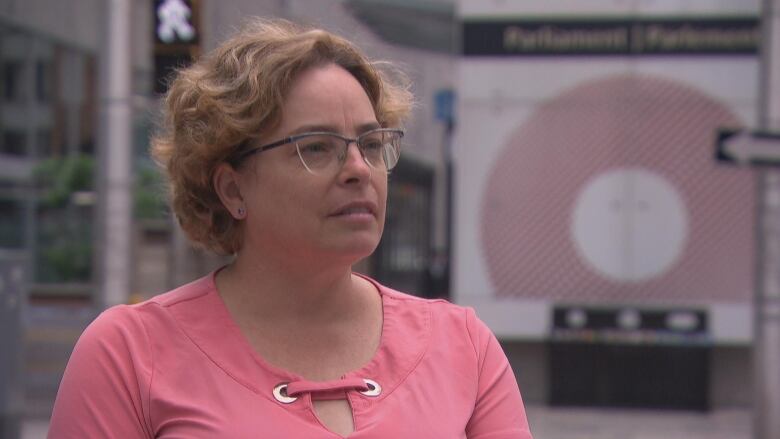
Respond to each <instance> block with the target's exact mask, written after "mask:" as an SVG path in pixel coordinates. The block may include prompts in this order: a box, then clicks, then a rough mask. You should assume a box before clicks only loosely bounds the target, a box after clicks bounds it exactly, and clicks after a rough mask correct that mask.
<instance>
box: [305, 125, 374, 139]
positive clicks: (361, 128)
mask: <svg viewBox="0 0 780 439" xmlns="http://www.w3.org/2000/svg"><path fill="white" fill-rule="evenodd" d="M381 127H382V126H381V125H380V124H379V122H369V123H364V124H362V125H358V126H357V127H356V128H357V129H356V130H355V131H356V132H357V133H365V132H366V131H371V130H375V129H377V128H381ZM311 132H326V133H336V134H340V133H339V129H338V128H337V127H336V126H334V125H320V124H312V125H302V126H299V127H298V128H296V129H294V130H293V131H291V132H290V135H292V136H294V135H296V134H303V133H311Z"/></svg>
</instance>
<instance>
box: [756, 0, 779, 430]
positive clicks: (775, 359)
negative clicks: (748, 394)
mask: <svg viewBox="0 0 780 439" xmlns="http://www.w3.org/2000/svg"><path fill="white" fill-rule="evenodd" d="M763 8H764V10H763V14H762V28H763V41H762V44H761V50H762V53H761V55H762V56H761V72H760V79H759V96H760V98H759V99H760V102H759V109H758V111H759V128H761V129H764V130H778V129H780V56H779V55H780V53H779V52H780V0H764V5H763ZM758 189H759V206H758V227H759V229H758V233H757V236H758V261H757V264H758V266H757V282H756V287H757V292H756V293H757V294H756V304H755V305H756V306H755V351H754V352H755V353H754V362H755V364H754V370H755V373H756V379H755V383H756V391H755V395H756V398H755V409H754V411H755V416H754V432H755V437H756V438H757V439H777V438H780V416H778V414H780V173H779V172H778V171H777V170H771V169H767V170H763V171H761V173H760V175H759V188H758Z"/></svg>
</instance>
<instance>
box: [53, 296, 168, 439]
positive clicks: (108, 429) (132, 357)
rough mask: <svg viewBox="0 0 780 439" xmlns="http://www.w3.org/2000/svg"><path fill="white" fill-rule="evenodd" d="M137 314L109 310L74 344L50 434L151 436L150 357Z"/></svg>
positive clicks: (62, 438)
mask: <svg viewBox="0 0 780 439" xmlns="http://www.w3.org/2000/svg"><path fill="white" fill-rule="evenodd" d="M140 319H141V317H140V316H139V315H138V314H137V313H136V312H135V311H133V310H132V308H130V307H127V306H118V307H114V308H111V309H109V310H108V311H106V312H104V313H103V314H101V315H100V316H99V317H98V318H97V319H95V321H94V322H92V324H90V325H89V327H87V329H86V330H85V331H84V333H83V334H82V335H81V337H80V338H79V340H78V342H77V343H76V347H75V348H74V350H73V353H72V354H71V357H70V360H69V361H68V365H67V367H66V368H65V374H64V376H63V378H62V382H61V383H60V388H59V391H58V392H57V399H56V401H55V403H54V411H53V413H52V418H51V423H50V426H49V435H48V437H49V438H50V439H71V438H72V439H76V438H78V439H88V438H123V439H136V438H151V437H152V436H153V433H152V431H151V428H150V425H151V422H150V419H149V416H148V413H149V412H148V404H147V402H148V396H149V392H148V389H149V385H150V382H151V371H152V366H151V365H152V358H151V353H150V350H149V343H148V338H147V334H146V330H145V329H144V327H143V323H142V322H141V320H140Z"/></svg>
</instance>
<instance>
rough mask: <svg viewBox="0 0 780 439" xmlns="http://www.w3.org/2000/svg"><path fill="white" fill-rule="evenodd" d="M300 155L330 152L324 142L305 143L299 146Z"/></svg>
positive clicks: (329, 148)
mask: <svg viewBox="0 0 780 439" xmlns="http://www.w3.org/2000/svg"><path fill="white" fill-rule="evenodd" d="M299 148H300V150H301V153H302V154H324V153H327V152H329V151H330V150H331V147H330V146H329V144H328V143H326V142H307V143H304V144H301V145H299Z"/></svg>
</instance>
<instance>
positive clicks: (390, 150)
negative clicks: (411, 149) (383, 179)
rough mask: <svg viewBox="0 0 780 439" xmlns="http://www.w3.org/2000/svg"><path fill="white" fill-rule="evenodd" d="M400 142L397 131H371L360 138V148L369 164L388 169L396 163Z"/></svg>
mask: <svg viewBox="0 0 780 439" xmlns="http://www.w3.org/2000/svg"><path fill="white" fill-rule="evenodd" d="M400 143H401V135H400V132H398V131H372V132H369V133H366V134H364V135H363V136H362V137H361V138H360V149H361V150H362V151H363V156H364V157H365V158H366V161H368V163H369V164H370V165H371V166H373V167H375V168H379V169H386V170H388V171H389V170H391V169H393V167H394V166H395V165H396V164H397V163H398V159H399V157H400V152H401V148H400Z"/></svg>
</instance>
